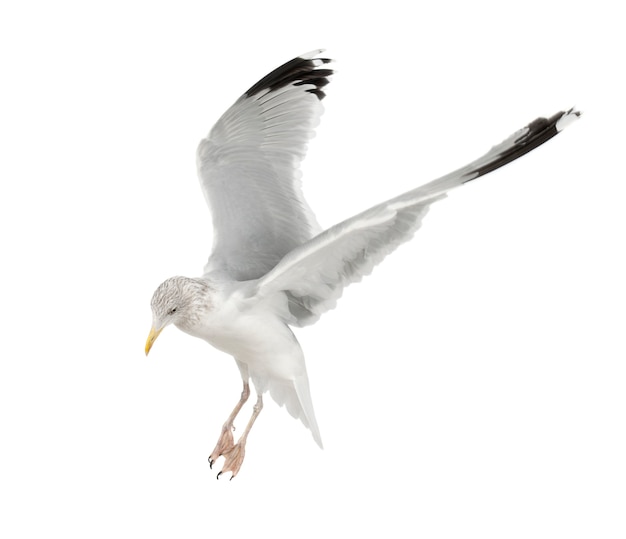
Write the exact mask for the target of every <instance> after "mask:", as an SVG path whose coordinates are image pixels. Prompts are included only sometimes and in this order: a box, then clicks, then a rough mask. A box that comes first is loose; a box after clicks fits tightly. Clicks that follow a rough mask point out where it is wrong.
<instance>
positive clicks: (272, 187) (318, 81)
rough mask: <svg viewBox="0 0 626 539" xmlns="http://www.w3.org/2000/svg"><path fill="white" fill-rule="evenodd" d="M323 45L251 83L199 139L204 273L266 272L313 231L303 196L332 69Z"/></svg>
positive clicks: (247, 275)
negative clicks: (206, 231)
mask: <svg viewBox="0 0 626 539" xmlns="http://www.w3.org/2000/svg"><path fill="white" fill-rule="evenodd" d="M321 52H322V51H320V50H317V51H314V52H313V53H309V54H305V55H302V56H300V57H297V58H294V59H293V60H290V61H289V62H287V63H286V64H284V65H282V66H281V67H279V68H277V69H275V70H274V71H272V72H271V73H269V74H268V75H266V76H265V77H263V78H262V79H261V80H260V81H259V82H257V83H256V84H255V85H254V86H252V87H251V88H250V89H249V90H248V91H247V92H246V93H245V94H244V95H242V96H241V97H240V98H239V99H238V100H237V101H236V102H235V103H234V105H232V106H231V107H230V108H229V109H228V110H227V111H226V112H225V113H224V115H223V116H222V117H221V118H220V119H219V121H218V122H217V123H216V124H215V126H214V127H213V129H212V130H211V132H210V134H209V136H208V137H207V138H205V139H204V140H202V141H201V142H200V145H199V147H198V153H197V165H198V175H199V178H200V184H201V187H202V191H203V193H204V195H205V198H206V200H207V202H208V204H209V208H210V210H211V214H212V218H213V234H214V236H213V251H212V253H211V256H210V258H209V261H208V263H207V265H206V266H205V274H218V275H219V276H220V277H221V278H226V279H233V280H238V281H243V280H249V279H256V278H259V277H261V276H263V275H265V274H266V273H267V272H268V271H269V270H271V269H272V268H273V267H274V266H275V265H276V264H277V263H278V262H279V261H280V260H281V258H283V256H285V255H286V254H287V253H288V252H290V251H291V250H292V249H294V248H296V247H298V246H299V245H301V244H302V243H304V242H306V241H307V240H309V239H310V238H311V237H312V236H314V235H315V234H317V233H318V232H319V225H318V224H317V222H316V220H315V217H314V215H313V212H312V211H311V209H310V208H309V206H308V205H307V203H306V202H305V200H304V197H303V196H302V191H301V188H300V171H299V170H298V167H299V165H300V162H301V161H302V159H304V156H305V153H306V150H307V142H308V141H309V139H310V138H311V137H312V136H313V130H314V128H315V127H316V126H317V124H318V123H319V118H320V116H321V114H322V112H323V107H322V104H321V100H322V99H323V97H324V92H323V88H324V86H325V85H326V84H328V82H329V81H328V77H329V76H330V75H331V74H332V70H330V69H327V68H325V67H324V65H325V64H327V63H328V62H329V61H330V60H328V59H327V58H317V57H316V56H317V55H318V54H320V53H321Z"/></svg>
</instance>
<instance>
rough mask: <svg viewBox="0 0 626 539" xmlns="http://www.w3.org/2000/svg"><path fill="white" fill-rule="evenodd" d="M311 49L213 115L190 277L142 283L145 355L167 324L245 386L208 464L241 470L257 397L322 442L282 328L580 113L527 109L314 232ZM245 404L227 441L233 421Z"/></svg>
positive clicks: (294, 344) (316, 54)
mask: <svg viewBox="0 0 626 539" xmlns="http://www.w3.org/2000/svg"><path fill="white" fill-rule="evenodd" d="M322 53H323V49H320V50H315V51H313V52H311V53H308V54H303V55H302V56H298V57H296V58H294V59H293V60H290V61H288V62H286V63H285V64H283V65H282V66H280V67H278V68H277V69H275V70H274V71H272V72H271V73H269V74H268V75H266V76H265V77H263V78H262V79H261V80H259V81H258V82H257V83H256V84H254V85H253V86H252V87H250V89H249V90H248V91H247V92H245V93H244V94H243V95H242V96H241V97H240V98H239V99H238V100H237V101H235V103H234V104H233V105H232V106H231V107H230V108H229V109H228V110H227V111H226V112H225V113H224V114H223V116H222V117H221V118H220V119H219V120H218V122H217V123H216V124H215V126H214V127H213V129H212V130H211V132H210V133H209V135H208V136H207V138H205V139H203V140H202V141H201V142H200V144H199V146H198V151H197V168H198V176H199V179H200V186H201V189H202V192H203V193H204V196H205V198H206V201H207V203H208V206H209V209H210V211H211V215H212V221H213V247H212V252H211V255H210V257H209V259H208V262H207V264H206V265H205V267H204V271H203V274H202V276H201V277H196V278H190V277H172V278H170V279H167V280H166V281H164V282H163V283H162V284H161V285H159V287H158V288H157V289H156V291H155V292H154V295H153V297H152V301H151V308H152V328H151V330H150V334H149V336H148V339H147V341H146V346H145V352H146V355H148V353H149V352H150V349H151V348H152V345H153V344H154V342H155V340H156V339H157V337H158V336H159V335H160V333H161V332H162V331H163V329H164V328H165V327H167V326H169V325H171V324H173V325H174V326H176V327H177V328H178V329H180V330H182V331H184V332H185V333H188V334H189V335H192V336H194V337H198V338H200V339H203V340H205V341H207V342H208V343H209V344H211V345H212V346H213V347H215V348H217V349H218V350H220V351H222V352H225V353H226V354H230V355H231V356H232V357H233V358H234V359H235V362H236V363H237V367H238V368H239V372H240V374H241V378H242V380H243V390H242V392H241V396H240V398H239V401H238V402H237V404H236V406H235V408H234V409H233V411H232V412H231V414H230V415H229V416H228V418H227V419H226V421H225V423H224V424H223V426H222V429H221V434H220V436H219V438H218V441H217V444H216V446H215V448H214V449H213V451H212V452H211V455H210V456H209V463H210V466H211V468H212V467H213V464H214V463H215V461H216V460H217V459H218V458H219V457H224V463H223V467H222V470H221V471H220V472H219V473H218V474H217V477H218V479H219V477H220V475H221V474H223V473H226V472H230V473H231V477H230V479H231V480H232V479H233V478H234V477H235V476H236V475H237V474H238V473H239V471H240V469H241V465H242V463H243V460H244V456H245V448H246V440H247V438H248V434H249V433H250V429H251V428H252V426H253V424H254V422H255V420H256V419H257V417H258V415H259V413H260V412H261V409H262V408H263V395H264V394H265V393H268V392H269V394H270V395H271V397H272V399H273V400H274V401H275V402H276V403H277V404H279V405H280V406H284V407H285V408H286V409H287V411H288V412H289V413H290V414H291V415H292V416H293V417H294V418H296V419H299V420H300V421H301V422H302V423H303V424H304V426H305V427H306V428H308V429H309V430H310V431H311V434H312V435H313V439H314V440H315V442H317V444H318V445H319V446H320V447H322V438H321V436H320V430H319V427H318V425H317V420H316V419H315V412H314V410H313V401H312V399H311V391H310V387H309V380H308V377H307V370H306V365H305V361H304V355H303V352H302V349H301V348H300V345H299V344H298V341H297V339H296V337H295V336H294V334H293V332H292V330H291V328H290V326H296V327H302V326H307V325H310V324H313V323H314V322H316V321H317V320H318V319H319V317H320V316H321V315H322V314H323V313H324V312H326V311H328V310H330V309H333V308H334V307H335V305H336V302H337V300H338V299H339V297H340V296H341V294H342V292H343V289H344V288H345V287H346V286H348V285H349V284H351V283H354V282H357V281H360V280H361V279H362V278H363V277H364V276H365V275H368V274H369V273H370V272H371V271H372V269H373V268H374V266H376V265H377V264H379V263H380V262H381V261H382V260H383V259H384V258H385V257H386V256H387V255H388V254H390V253H391V252H392V251H394V250H395V249H396V248H397V247H398V246H399V245H400V244H402V243H404V242H406V241H408V240H409V239H411V238H412V236H413V234H414V233H415V231H416V230H417V229H418V228H419V227H420V225H421V222H422V219H423V218H424V216H425V215H426V213H427V212H428V210H429V208H430V205H431V204H432V203H433V202H436V201H438V200H441V199H443V198H444V197H445V196H446V194H447V193H448V191H450V190H451V189H454V188H455V187H459V186H461V185H463V184H465V183H468V182H470V181H472V180H475V179H476V178H478V177H479V176H483V175H485V174H487V173H489V172H492V171H494V170H496V169H497V168H500V167H501V166H503V165H506V164H507V163H510V162H511V161H514V160H515V159H517V158H518V157H521V156H522V155H524V154H526V153H528V152H530V151H531V150H533V149H535V148H537V147H538V146H540V145H541V144H543V143H544V142H546V141H547V140H549V139H550V138H552V137H553V136H555V135H556V134H557V133H559V132H560V131H562V130H563V128H564V127H565V126H566V125H568V124H569V123H571V122H572V121H573V120H575V119H577V118H578V117H579V116H580V112H578V111H576V110H574V109H570V110H567V111H565V112H558V113H556V114H554V115H553V116H551V117H550V118H538V119H536V120H534V121H533V122H531V123H530V124H528V125H527V126H526V127H524V128H523V129H521V130H519V131H517V132H516V133H514V134H513V135H511V136H510V137H509V138H507V139H505V140H504V141H503V142H501V143H500V144H497V145H496V146H494V147H492V148H491V150H489V151H488V152H487V153H486V154H485V155H483V156H482V157H479V158H478V159H476V160H475V161H472V162H471V163H470V164H468V165H466V166H464V167H462V168H460V169H458V170H455V171H454V172H451V173H449V174H446V175H445V176H442V177H441V178H438V179H436V180H434V181H431V182H429V183H426V184H424V185H422V186H420V187H417V188H416V189H413V190H411V191H408V192H406V193H404V194H401V195H399V196H397V197H395V198H392V199H390V200H387V201H386V202H383V203H381V204H378V205H376V206H374V207H372V208H370V209H368V210H366V211H364V212H362V213H359V214H358V215H355V216H354V217H351V218H349V219H346V220H345V221H343V222H341V223H339V224H337V225H335V226H332V227H330V228H328V229H327V230H322V229H321V228H320V226H319V225H318V223H317V221H316V219H315V216H314V214H313V212H312V210H311V208H310V207H309V206H308V204H307V203H306V201H305V200H304V197H303V194H302V190H301V186H300V170H299V166H300V162H301V161H302V160H303V159H304V156H305V153H306V150H307V143H308V141H309V139H310V138H311V137H312V136H313V133H314V129H315V127H316V126H317V125H318V123H319V119H320V116H321V115H322V112H323V106H322V100H323V99H324V97H325V93H324V89H325V87H326V85H327V84H328V83H329V77H330V76H331V75H332V74H333V70H332V69H329V67H328V65H327V64H329V63H330V62H331V60H330V59H328V58H324V57H320V54H322ZM251 382H252V384H253V385H254V389H255V391H256V394H257V398H256V403H255V405H254V407H253V412H252V415H251V417H250V420H249V421H248V424H247V426H246V428H245V429H244V431H243V433H242V434H241V437H240V438H239V440H238V441H237V443H235V442H234V438H233V430H234V422H235V418H236V417H237V415H238V414H239V412H240V410H241V409H242V407H243V405H244V404H245V403H246V401H247V400H248V398H249V396H250V383H251Z"/></svg>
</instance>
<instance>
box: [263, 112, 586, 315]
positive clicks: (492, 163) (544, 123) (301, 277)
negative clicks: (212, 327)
mask: <svg viewBox="0 0 626 539" xmlns="http://www.w3.org/2000/svg"><path fill="white" fill-rule="evenodd" d="M579 115H580V113H578V112H576V111H574V110H569V111H567V112H559V113H557V114H555V115H554V116H552V117H551V118H549V119H546V118H539V119H537V120H535V121H534V122H532V123H530V124H529V125H528V126H526V127H525V128H524V129H522V130H520V131H518V132H517V133H515V134H514V135H512V136H510V137H509V138H507V139H506V140H504V141H503V142H502V143H500V144H498V145H496V146H494V147H493V148H492V149H491V150H490V151H489V152H487V153H486V154H485V155H484V156H482V157H480V158H479V159H477V160H475V161H473V162H472V163H470V164H469V165H467V166H465V167H463V168H460V169H459V170H456V171H454V172H451V173H450V174H447V175H446V176H443V177H441V178H439V179H437V180H434V181H432V182H430V183H427V184H425V185H422V186H421V187H418V188H417V189H414V190H412V191H409V192H407V193H405V194H403V195H400V196H398V197H396V198H393V199H391V200H388V201H386V202H383V203H382V204H379V205H377V206H374V207H373V208H370V209H369V210H367V211H364V212H363V213H360V214H358V215H356V216H354V217H352V218H351V219H348V220H346V221H344V222H342V223H339V224H338V225H335V226H333V227H331V228H329V229H328V230H326V231H324V232H322V233H321V234H319V235H318V236H316V237H315V238H313V239H312V240H310V241H308V242H307V243H305V244H304V245H301V246H300V247H298V248H297V249H295V250H294V251H292V252H291V253H289V254H288V255H287V256H285V258H284V259H283V260H281V262H280V263H279V264H278V265H277V266H276V267H275V268H274V269H273V270H272V271H270V272H269V273H268V274H267V275H265V276H264V277H263V278H261V279H259V281H257V283H256V287H254V288H253V289H252V290H251V294H252V296H254V297H257V298H258V297H260V298H262V297H264V296H266V295H268V294H273V293H276V292H280V291H282V292H284V293H286V294H287V297H288V300H289V303H288V305H289V310H290V314H291V317H292V318H291V320H288V322H289V323H291V324H294V325H299V326H303V325H307V324H311V323H313V322H315V321H316V320H317V319H318V318H319V317H320V315H321V314H323V313H324V312H325V311H327V310H329V309H332V308H333V307H334V306H335V303H336V301H337V299H338V298H339V297H340V296H341V294H342V292H343V289H344V288H345V287H346V286H348V285H349V284H350V283H353V282H356V281H360V280H361V278H362V277H363V276H365V275H368V274H369V273H370V272H371V271H372V269H373V268H374V266H376V265H377V264H378V263H380V262H381V261H382V260H383V259H384V258H385V257H386V256H387V255H388V254H389V253H391V252H392V251H394V250H395V249H396V248H397V247H398V246H399V245H400V244H402V243H404V242H405V241H407V240H409V239H410V238H411V237H412V236H413V234H414V233H415V231H416V230H417V229H418V228H419V227H420V224H421V221H422V218H423V217H424V216H425V215H426V213H427V212H428V209H429V207H430V205H431V204H432V203H433V202H435V201H437V200H440V199H442V198H444V197H445V196H446V193H447V192H448V191H449V190H450V189H453V188H455V187H458V186H460V185H462V184H464V183H467V182H469V181H471V180H474V179H476V178H478V177H479V176H483V175H485V174H488V173H489V172H491V171H493V170H496V169H497V168H500V167H501V166H503V165H506V164H507V163H510V162H511V161H514V160H515V159H517V158H518V157H521V156H522V155H524V154H525V153H527V152H529V151H531V150H533V149H534V148H537V147H538V146H540V145H541V144H543V143H544V142H546V141H547V140H549V139H550V138H552V137H553V136H555V135H556V134H557V133H559V132H560V131H561V130H562V129H563V128H564V127H565V126H566V125H567V124H568V123H570V122H571V121H573V120H575V119H576V118H577V117H578V116H579Z"/></svg>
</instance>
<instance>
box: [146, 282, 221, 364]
mask: <svg viewBox="0 0 626 539" xmlns="http://www.w3.org/2000/svg"><path fill="white" fill-rule="evenodd" d="M211 292H212V288H211V286H210V284H209V283H208V282H207V281H206V280H204V279H192V278H189V277H180V276H177V277H170V278H169V279H167V280H165V281H163V282H162V283H161V284H160V285H159V286H158V288H157V289H156V290H155V291H154V294H153V296H152V301H151V302H150V307H151V308H152V329H151V331H150V336H149V337H148V341H147V342H146V355H147V354H148V352H149V351H150V348H152V345H153V344H154V341H155V340H156V338H157V337H158V336H159V334H160V333H161V331H163V329H164V328H165V327H167V326H169V325H170V324H174V325H175V326H176V327H178V328H180V329H182V330H183V331H184V330H188V329H190V328H192V327H193V326H194V325H196V324H197V323H198V321H199V320H200V318H201V317H202V315H203V314H205V313H206V312H208V311H209V310H210V308H211V301H210V297H211Z"/></svg>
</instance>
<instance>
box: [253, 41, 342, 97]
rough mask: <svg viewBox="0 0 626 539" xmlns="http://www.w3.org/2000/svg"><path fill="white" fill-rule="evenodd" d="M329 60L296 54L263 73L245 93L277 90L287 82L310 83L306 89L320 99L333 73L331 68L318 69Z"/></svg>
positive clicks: (299, 84) (296, 83) (323, 95)
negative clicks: (267, 72)
mask: <svg viewBox="0 0 626 539" xmlns="http://www.w3.org/2000/svg"><path fill="white" fill-rule="evenodd" d="M320 52H321V51H320ZM329 62H331V60H330V59H329V58H315V57H311V56H310V55H306V56H305V57H301V56H298V57H297V58H294V59H293V60H289V61H288V62H286V63H284V64H283V65H281V66H280V67H277V68H276V69H275V70H274V71H272V72H271V73H269V74H267V75H265V77H263V78H262V79H261V80H260V81H259V82H257V83H256V84H255V85H254V86H251V87H250V88H249V89H248V91H247V92H246V93H245V95H246V97H252V96H253V95H256V94H258V93H259V92H261V91H263V90H266V89H269V90H277V89H279V88H283V87H284V86H287V85H289V84H292V85H294V86H303V85H312V86H313V88H307V90H306V91H307V92H310V93H312V94H313V95H315V96H317V98H318V99H320V100H322V99H324V97H325V96H326V94H325V93H324V91H323V88H324V86H326V85H327V84H328V83H329V82H330V81H329V80H328V77H330V76H331V75H332V74H333V70H332V69H327V68H323V69H320V67H321V66H323V65H324V64H328V63H329Z"/></svg>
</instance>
